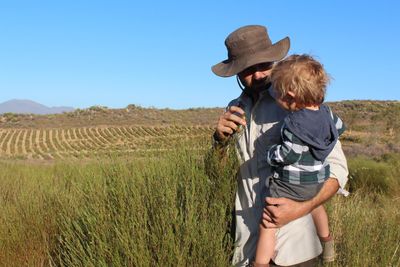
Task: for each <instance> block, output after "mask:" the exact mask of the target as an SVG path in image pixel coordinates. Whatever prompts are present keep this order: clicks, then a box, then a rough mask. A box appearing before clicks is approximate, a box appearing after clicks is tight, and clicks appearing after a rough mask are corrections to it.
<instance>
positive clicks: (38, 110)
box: [0, 99, 74, 115]
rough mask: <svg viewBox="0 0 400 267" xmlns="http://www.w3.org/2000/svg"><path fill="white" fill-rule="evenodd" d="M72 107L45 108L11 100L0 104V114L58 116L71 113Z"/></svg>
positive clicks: (28, 101) (33, 103) (27, 102)
mask: <svg viewBox="0 0 400 267" xmlns="http://www.w3.org/2000/svg"><path fill="white" fill-rule="evenodd" d="M73 110H74V108H72V107H47V106H45V105H42V104H39V103H36V102H34V101H31V100H20V99H12V100H9V101H6V102H3V103H1V104H0V114H3V113H19V114H38V115H44V114H59V113H63V112H70V111H73Z"/></svg>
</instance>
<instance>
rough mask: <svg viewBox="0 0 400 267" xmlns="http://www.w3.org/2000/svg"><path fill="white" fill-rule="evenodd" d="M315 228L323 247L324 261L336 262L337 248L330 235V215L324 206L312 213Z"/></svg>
mask: <svg viewBox="0 0 400 267" xmlns="http://www.w3.org/2000/svg"><path fill="white" fill-rule="evenodd" d="M311 214H312V217H313V220H314V224H315V227H316V228H317V233H318V236H319V239H320V240H321V245H322V255H321V257H322V260H323V261H324V262H332V261H334V260H335V246H334V241H333V238H332V236H331V235H330V233H329V226H328V215H327V214H326V211H325V208H324V206H322V205H321V206H319V207H317V208H316V209H314V210H313V211H312V212H311Z"/></svg>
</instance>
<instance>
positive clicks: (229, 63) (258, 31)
mask: <svg viewBox="0 0 400 267" xmlns="http://www.w3.org/2000/svg"><path fill="white" fill-rule="evenodd" d="M225 46H226V48H227V49H228V59H226V60H224V61H222V62H220V63H218V64H216V65H214V66H213V67H212V68H211V69H212V71H213V72H214V73H215V74H216V75H218V76H221V77H230V76H233V75H236V74H238V73H239V72H241V71H243V70H245V69H246V68H248V67H250V66H253V65H256V64H259V63H265V62H274V61H279V60H281V59H282V58H284V57H285V56H286V55H287V53H288V51H289V48H290V40H289V37H285V38H283V39H282V40H280V41H278V42H276V43H275V44H272V42H271V40H270V39H269V36H268V32H267V28H265V27H264V26H259V25H250V26H244V27H241V28H239V29H237V30H236V31H234V32H232V33H231V34H230V35H229V36H228V37H227V38H226V39H225Z"/></svg>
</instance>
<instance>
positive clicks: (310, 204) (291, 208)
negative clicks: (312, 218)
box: [263, 178, 339, 228]
mask: <svg viewBox="0 0 400 267" xmlns="http://www.w3.org/2000/svg"><path fill="white" fill-rule="evenodd" d="M338 189H339V183H338V181H337V179H335V178H329V179H328V180H327V181H326V182H325V183H324V185H323V186H322V188H321V190H320V191H319V192H318V194H317V195H316V196H315V197H314V198H312V199H310V200H307V201H304V202H297V201H294V200H291V199H288V198H271V197H267V198H266V202H267V206H266V207H265V208H264V213H263V225H264V226H265V227H267V228H275V227H282V226H283V225H285V224H287V223H289V222H291V221H293V220H295V219H297V218H300V217H303V216H304V215H306V214H308V213H310V212H311V211H313V209H315V208H316V207H318V206H319V205H321V204H323V203H325V202H326V201H327V200H329V199H330V198H331V197H332V196H334V195H335V194H336V192H337V190H338Z"/></svg>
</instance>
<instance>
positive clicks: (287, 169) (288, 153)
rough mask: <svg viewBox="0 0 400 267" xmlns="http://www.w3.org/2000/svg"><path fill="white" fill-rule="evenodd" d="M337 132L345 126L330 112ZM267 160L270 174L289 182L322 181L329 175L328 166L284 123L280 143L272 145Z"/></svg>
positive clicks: (339, 132) (340, 131) (342, 130)
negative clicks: (270, 168) (270, 169)
mask: <svg viewBox="0 0 400 267" xmlns="http://www.w3.org/2000/svg"><path fill="white" fill-rule="evenodd" d="M331 117H332V119H333V121H334V124H335V126H336V129H337V130H338V134H339V135H341V134H342V133H343V132H344V130H345V126H344V124H343V122H342V120H341V119H340V118H339V117H338V116H336V115H335V114H333V113H332V112H331ZM267 161H268V163H269V164H270V165H271V166H272V176H273V177H274V178H279V179H281V180H282V181H285V182H289V183H291V184H316V183H323V182H324V181H325V180H326V179H328V177H329V175H330V166H329V164H328V163H327V162H325V161H320V160H317V159H316V158H315V157H314V156H313V155H312V153H311V151H310V146H309V145H308V144H306V143H305V142H303V141H302V140H300V139H299V138H298V137H297V136H296V135H295V134H293V133H292V132H291V131H290V130H289V129H288V128H287V127H286V124H283V125H282V128H281V143H280V144H277V145H273V146H272V147H271V148H270V149H269V151H268V153H267Z"/></svg>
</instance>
